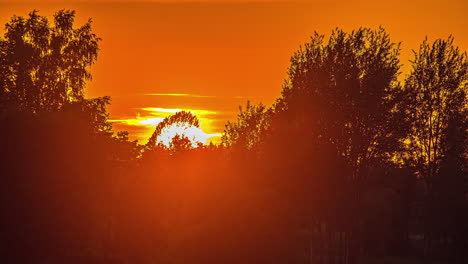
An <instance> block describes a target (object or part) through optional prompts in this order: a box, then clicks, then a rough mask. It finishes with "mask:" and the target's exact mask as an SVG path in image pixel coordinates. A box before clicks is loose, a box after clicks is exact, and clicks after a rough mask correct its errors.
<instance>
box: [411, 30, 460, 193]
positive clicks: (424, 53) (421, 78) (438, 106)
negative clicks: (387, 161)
mask: <svg viewBox="0 0 468 264" xmlns="http://www.w3.org/2000/svg"><path fill="white" fill-rule="evenodd" d="M453 40H454V39H453V37H451V36H450V37H449V38H448V39H447V40H443V39H437V40H435V41H434V42H433V43H432V44H430V43H428V41H427V39H426V40H424V41H423V43H422V44H421V46H420V48H419V51H418V52H414V60H413V69H412V71H411V73H410V74H409V75H408V76H407V78H406V82H405V89H406V90H407V92H408V94H409V95H410V98H411V104H409V108H408V114H409V115H410V116H411V118H412V128H411V133H409V144H408V151H409V155H408V156H409V157H410V159H411V160H412V162H413V164H414V165H415V166H416V167H417V169H418V173H419V176H420V177H421V178H423V179H426V183H427V187H428V189H429V191H430V190H431V188H432V180H433V178H434V176H435V175H437V173H438V172H439V169H440V164H441V161H442V158H443V157H444V155H445V154H446V153H447V150H448V145H447V144H445V143H444V142H445V140H444V134H445V133H444V131H446V130H447V128H448V125H449V121H450V120H451V119H453V120H456V119H459V118H460V117H461V118H463V119H466V116H467V112H466V111H467V109H466V106H467V105H468V100H467V95H466V93H467V89H468V59H467V55H466V53H462V52H461V51H460V50H459V48H458V47H456V46H454V45H453ZM455 117H457V118H455ZM464 122H466V121H464ZM464 122H458V124H463V123H464ZM453 124H455V123H453Z"/></svg>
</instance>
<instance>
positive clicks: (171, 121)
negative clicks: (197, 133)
mask: <svg viewBox="0 0 468 264" xmlns="http://www.w3.org/2000/svg"><path fill="white" fill-rule="evenodd" d="M170 125H176V126H180V127H182V128H188V126H194V127H197V128H198V127H200V121H199V120H198V118H197V116H195V115H194V114H192V113H191V112H187V111H180V112H177V113H175V114H174V115H171V116H169V117H166V118H164V120H163V121H162V122H161V123H159V124H158V125H157V126H156V128H155V129H154V132H153V134H152V135H151V137H150V138H149V140H148V143H146V145H145V149H146V150H151V149H153V148H154V147H155V146H157V145H158V143H159V142H158V137H159V136H160V135H161V133H162V132H163V130H164V129H165V128H167V127H168V126H170ZM174 136H175V135H174Z"/></svg>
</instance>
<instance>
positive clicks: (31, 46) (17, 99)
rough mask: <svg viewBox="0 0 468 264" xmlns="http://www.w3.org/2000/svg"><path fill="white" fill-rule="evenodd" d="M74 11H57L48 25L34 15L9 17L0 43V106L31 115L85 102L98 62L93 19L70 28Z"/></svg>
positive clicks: (38, 16)
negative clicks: (86, 92) (93, 69)
mask: <svg viewBox="0 0 468 264" xmlns="http://www.w3.org/2000/svg"><path fill="white" fill-rule="evenodd" d="M74 18H75V11H70V10H60V11H58V12H57V13H55V15H54V23H53V25H52V26H51V25H50V24H49V21H48V19H47V18H46V17H43V16H40V15H38V12H37V11H36V10H34V11H32V12H31V13H29V16H28V17H27V18H24V17H20V16H13V18H12V19H11V21H10V22H8V23H7V24H6V27H5V36H4V38H3V39H0V62H1V65H2V66H1V67H0V106H1V107H2V110H4V109H5V106H6V105H5V104H6V103H7V102H8V104H10V105H11V104H16V105H17V106H19V107H20V108H21V109H23V110H28V111H31V112H33V113H39V112H41V111H52V110H57V109H59V108H60V107H61V106H62V105H64V104H65V103H70V102H77V101H80V100H83V95H84V87H85V84H86V81H87V80H90V79H91V73H90V72H89V67H90V66H91V65H92V64H94V62H95V61H96V59H97V54H98V50H99V46H98V43H99V41H100V38H98V37H97V36H96V35H95V34H94V33H93V32H92V28H91V20H89V21H88V22H87V23H86V24H84V25H83V26H81V27H79V28H74V27H73V22H74Z"/></svg>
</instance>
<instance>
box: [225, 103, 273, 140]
mask: <svg viewBox="0 0 468 264" xmlns="http://www.w3.org/2000/svg"><path fill="white" fill-rule="evenodd" d="M271 114H272V111H271V109H269V108H267V107H266V106H265V105H263V104H261V103H260V104H258V105H253V104H251V103H250V101H247V104H246V106H245V110H244V109H243V108H242V106H240V107H239V114H238V115H237V120H236V121H233V122H232V121H228V122H227V124H226V126H225V128H224V134H223V136H222V142H223V145H225V146H226V147H232V146H237V147H242V148H245V149H253V148H256V147H258V145H259V144H260V143H261V141H262V139H264V136H265V133H266V131H267V130H268V129H269V128H270V123H271Z"/></svg>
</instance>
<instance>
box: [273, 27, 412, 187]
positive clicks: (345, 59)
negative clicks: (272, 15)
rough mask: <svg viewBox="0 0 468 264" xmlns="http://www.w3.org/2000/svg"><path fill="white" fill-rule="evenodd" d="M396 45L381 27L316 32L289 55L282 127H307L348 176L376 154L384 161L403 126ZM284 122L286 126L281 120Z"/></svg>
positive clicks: (360, 173) (361, 173)
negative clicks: (340, 159)
mask: <svg viewBox="0 0 468 264" xmlns="http://www.w3.org/2000/svg"><path fill="white" fill-rule="evenodd" d="M399 54H400V46H399V44H395V43H393V42H391V40H390V37H389V35H388V34H387V33H386V32H385V30H384V29H382V28H379V29H378V30H371V29H368V28H361V29H358V30H355V31H352V32H351V33H346V32H344V31H342V30H339V29H336V30H334V31H333V32H332V34H331V36H330V38H329V40H328V42H327V43H324V36H323V35H319V34H317V33H316V34H315V35H314V36H313V37H312V38H311V40H310V42H309V43H307V44H306V45H305V46H304V47H301V48H300V49H299V50H298V51H297V52H296V53H295V54H294V56H293V57H292V58H291V66H290V68H289V72H288V75H289V76H288V79H287V81H286V83H285V85H284V88H283V91H282V96H281V98H280V99H279V100H278V102H277V104H276V111H277V112H278V113H281V115H283V118H282V119H283V121H284V122H286V123H287V125H286V127H288V128H291V129H296V128H298V129H302V130H306V131H307V132H306V134H308V136H309V137H310V138H311V139H313V140H312V141H316V140H318V141H316V142H315V143H314V144H317V143H318V142H322V143H324V144H331V145H332V146H334V147H335V148H336V151H337V153H338V154H339V155H340V156H342V157H345V158H346V159H347V161H348V163H349V165H350V166H351V168H352V170H353V172H352V175H350V177H351V178H353V179H358V178H362V177H365V176H366V167H368V166H369V163H370V162H371V161H372V160H375V159H381V160H388V159H389V158H390V157H391V156H392V153H393V152H394V151H395V150H398V149H399V148H400V147H401V139H402V138H403V136H404V134H405V132H406V130H405V126H404V124H405V123H404V122H402V121H403V115H402V111H400V108H401V107H400V105H404V103H405V101H403V100H402V98H403V96H402V91H401V89H400V85H399V83H398V80H397V77H398V74H399V72H398V71H399V68H400V61H399V59H398V55H399ZM283 126H285V125H284V124H283Z"/></svg>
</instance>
